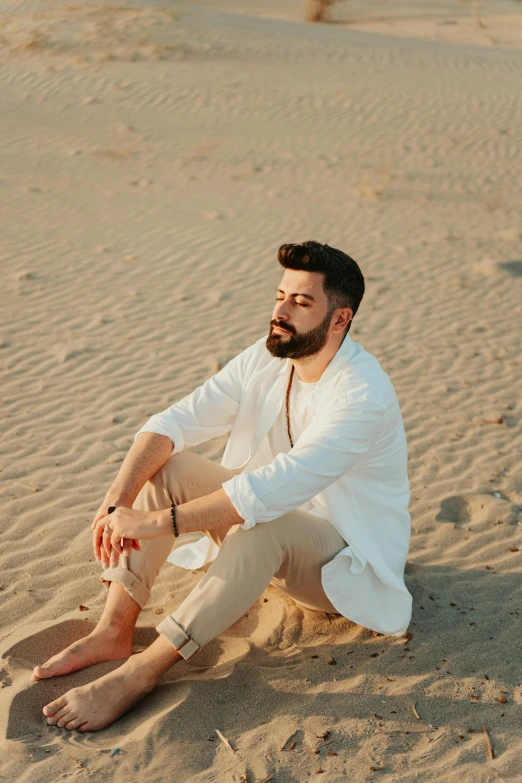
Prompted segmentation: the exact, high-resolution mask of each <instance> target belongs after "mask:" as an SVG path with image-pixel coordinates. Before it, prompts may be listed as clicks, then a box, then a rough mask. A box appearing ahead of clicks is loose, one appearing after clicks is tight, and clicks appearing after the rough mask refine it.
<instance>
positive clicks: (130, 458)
mask: <svg viewBox="0 0 522 783" xmlns="http://www.w3.org/2000/svg"><path fill="white" fill-rule="evenodd" d="M172 447H173V444H172V440H171V439H170V438H168V437H167V436H166V435H157V434H156V433H155V432H142V433H140V435H139V437H137V438H136V440H135V441H134V442H133V443H132V445H131V447H130V449H129V451H128V452H127V455H126V456H125V459H124V460H123V462H122V465H121V467H120V470H119V471H118V475H117V476H116V478H115V479H114V481H113V483H112V485H111V488H110V489H109V491H108V492H107V495H106V498H109V499H110V500H111V502H112V504H113V505H117V504H121V505H124V506H128V507H129V508H131V507H132V504H133V503H134V501H135V500H136V498H137V496H138V493H139V491H140V489H141V488H142V487H143V485H144V484H145V482H146V481H148V480H149V479H150V477H151V476H153V475H154V473H156V472H157V471H158V470H159V469H160V468H161V467H163V465H164V464H165V463H166V462H167V460H168V459H169V457H170V455H171V454H172Z"/></svg>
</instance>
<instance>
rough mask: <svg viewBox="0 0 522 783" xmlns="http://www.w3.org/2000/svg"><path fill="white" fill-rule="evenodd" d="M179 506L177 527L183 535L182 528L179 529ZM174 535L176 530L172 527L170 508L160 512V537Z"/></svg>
mask: <svg viewBox="0 0 522 783" xmlns="http://www.w3.org/2000/svg"><path fill="white" fill-rule="evenodd" d="M178 508H179V506H176V512H175V513H176V525H177V528H178V533H181V530H180V527H179V516H178V514H177V511H178ZM173 534H174V528H173V527H172V516H171V513H170V506H169V508H163V509H161V511H159V512H158V535H160V536H170V535H173Z"/></svg>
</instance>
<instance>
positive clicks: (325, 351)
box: [292, 335, 346, 383]
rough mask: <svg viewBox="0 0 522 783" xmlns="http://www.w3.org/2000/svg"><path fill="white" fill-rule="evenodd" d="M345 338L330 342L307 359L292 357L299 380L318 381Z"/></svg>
mask: <svg viewBox="0 0 522 783" xmlns="http://www.w3.org/2000/svg"><path fill="white" fill-rule="evenodd" d="M345 336H346V335H345ZM343 340H344V337H343ZM343 340H341V342H340V343H339V342H335V343H333V344H329V343H328V344H327V345H325V346H324V348H322V349H321V350H320V351H319V353H316V354H314V355H313V356H308V357H307V358H306V359H292V363H293V365H294V367H295V371H296V373H297V376H298V378H299V380H301V381H303V382H304V383H315V382H316V381H318V380H319V379H320V377H321V375H322V374H323V373H324V371H325V370H326V368H327V367H328V365H329V364H330V362H331V361H332V359H333V358H334V356H335V354H336V353H337V351H338V350H339V348H340V347H341V344H342V342H343Z"/></svg>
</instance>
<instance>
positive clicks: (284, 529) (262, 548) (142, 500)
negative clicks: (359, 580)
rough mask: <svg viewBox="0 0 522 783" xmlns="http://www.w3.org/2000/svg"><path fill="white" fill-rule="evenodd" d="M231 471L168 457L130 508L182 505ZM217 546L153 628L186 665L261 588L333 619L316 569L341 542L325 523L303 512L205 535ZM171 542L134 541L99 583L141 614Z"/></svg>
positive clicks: (189, 456)
mask: <svg viewBox="0 0 522 783" xmlns="http://www.w3.org/2000/svg"><path fill="white" fill-rule="evenodd" d="M237 472H238V471H232V470H229V469H227V468H224V467H223V466H222V465H217V464H216V463H214V462H211V460H209V459H206V458H205V457H201V456H198V455H197V454H194V453H193V452H190V451H182V452H180V453H178V454H174V455H173V456H172V457H170V458H169V459H168V460H167V462H166V463H165V465H164V466H163V467H162V468H160V470H158V472H157V473H155V474H154V476H152V478H151V479H150V480H149V481H147V482H146V484H145V485H144V487H143V488H142V490H141V492H140V493H139V495H138V497H137V498H136V501H135V503H134V506H133V507H134V508H136V509H140V510H142V511H154V510H157V509H162V508H168V507H169V506H170V504H171V502H174V503H176V504H179V503H186V502H187V501H189V500H193V499H194V498H199V497H202V496H203V495H208V494H209V493H210V492H215V491H216V490H218V489H221V486H222V484H223V483H224V482H225V481H227V480H228V479H230V478H232V476H234V475H235V474H236V473H237ZM205 535H207V536H209V537H210V538H212V540H213V541H215V542H216V544H218V546H219V547H220V549H219V552H218V555H217V557H216V558H215V560H214V561H213V562H212V563H211V564H210V566H209V567H208V568H207V571H206V572H205V574H204V575H203V577H202V579H201V581H200V582H199V583H198V584H197V585H196V587H194V589H193V590H192V592H191V593H189V595H188V596H187V597H186V598H185V600H184V601H183V602H182V603H181V605H180V606H179V607H178V608H177V609H176V611H175V612H173V613H172V614H171V615H170V616H169V617H166V618H165V619H164V620H163V621H162V622H161V623H160V624H159V625H158V626H157V627H156V628H157V630H158V631H159V632H161V633H163V634H164V635H165V636H166V637H167V638H168V639H169V641H170V642H171V643H172V644H173V645H174V647H175V648H176V650H179V653H180V655H182V656H183V658H185V660H188V659H189V658H191V657H192V655H194V653H196V652H197V651H198V650H199V648H200V647H202V646H203V645H204V644H206V643H207V642H208V641H210V640H211V639H214V638H215V637H216V636H218V635H219V634H220V633H222V632H223V631H225V630H226V629H227V628H228V627H229V626H230V625H232V624H233V623H235V622H236V620H238V619H239V618H240V617H241V616H242V615H243V614H244V613H245V612H246V611H247V610H248V609H249V608H250V607H251V606H252V604H254V603H255V601H256V600H257V599H258V598H259V597H260V596H261V595H262V593H263V591H264V590H265V588H266V587H267V586H268V585H269V584H272V585H275V586H276V587H278V588H279V589H280V590H282V591H283V593H285V594H286V595H288V596H289V597H290V598H292V599H293V600H294V601H295V602H296V603H297V604H299V605H300V606H304V607H306V608H307V609H313V610H317V611H322V612H331V613H334V614H338V612H337V610H336V609H335V607H334V606H333V605H332V604H331V602H330V600H329V599H328V598H327V596H326V594H325V592H324V590H323V587H322V584H321V568H322V567H323V566H324V565H325V564H326V563H328V562H330V560H332V559H333V558H334V557H335V555H336V554H337V553H338V552H339V551H340V550H341V549H344V547H345V546H346V543H345V541H344V539H343V538H342V537H341V536H340V534H339V533H338V532H337V530H336V529H335V528H334V527H333V525H331V524H330V523H329V522H327V521H326V520H324V519H321V518H320V517H317V516H315V515H314V514H309V513H307V512H306V511H300V510H296V511H291V512H289V513H287V514H284V515H283V516H281V517H278V518H277V519H274V520H272V521H271V522H262V523H259V524H257V525H255V526H254V527H253V528H251V529H250V530H243V528H242V527H241V525H239V524H238V525H234V526H233V527H231V528H230V529H229V530H228V532H227V531H221V532H220V531H219V529H213V530H208V531H205ZM174 541H175V538H174V535H172V536H162V537H161V538H154V539H151V540H150V541H145V540H141V541H140V545H141V550H140V551H139V552H137V551H136V550H132V552H131V554H130V556H129V557H128V558H127V564H126V565H125V560H123V558H120V564H119V565H118V566H117V567H115V568H108V569H106V570H105V571H104V572H103V574H102V577H101V579H102V581H103V582H104V584H105V585H106V586H107V587H109V584H110V582H111V581H115V582H120V583H121V584H123V585H124V587H125V588H126V590H127V591H128V593H129V594H130V595H131V596H132V598H133V599H134V600H135V601H136V603H137V604H138V605H139V606H140V607H141V608H143V607H144V606H145V604H146V603H147V601H148V599H149V597H150V592H151V588H152V585H153V584H154V580H155V579H156V577H157V575H158V572H159V570H160V568H161V566H162V565H163V563H164V562H165V561H166V559H167V557H168V555H169V553H170V551H171V549H172V547H173V544H174Z"/></svg>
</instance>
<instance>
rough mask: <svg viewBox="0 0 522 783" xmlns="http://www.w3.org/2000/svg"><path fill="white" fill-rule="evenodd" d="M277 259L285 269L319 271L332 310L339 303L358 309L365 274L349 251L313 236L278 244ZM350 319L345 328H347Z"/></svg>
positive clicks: (342, 305)
mask: <svg viewBox="0 0 522 783" xmlns="http://www.w3.org/2000/svg"><path fill="white" fill-rule="evenodd" d="M277 259H278V261H279V263H280V264H281V266H284V268H285V269H302V270H304V271H305V272H321V273H322V274H323V275H324V277H323V289H324V292H325V294H326V296H327V297H328V303H329V309H330V311H331V312H332V313H333V311H334V310H336V309H337V308H338V307H349V308H350V309H351V310H352V312H353V314H354V315H355V313H356V312H357V310H358V309H359V305H360V303H361V299H362V298H363V296H364V277H363V273H362V272H361V270H360V268H359V265H358V263H357V262H356V261H354V260H353V258H350V256H349V255H347V254H346V253H343V251H342V250H336V249H335V247H330V246H329V245H322V244H321V243H320V242H314V241H313V240H312V239H310V240H308V242H299V243H295V244H289V245H281V247H280V248H279V250H278V253H277ZM351 325H352V322H351V321H350V323H349V324H348V326H347V328H346V331H345V334H346V332H349V331H350V327H351Z"/></svg>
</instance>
